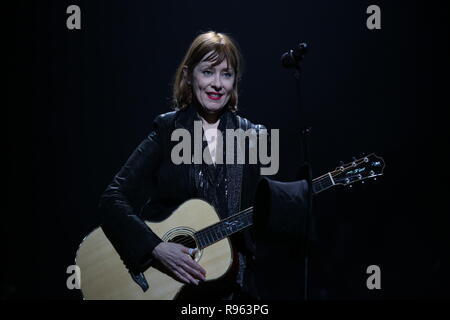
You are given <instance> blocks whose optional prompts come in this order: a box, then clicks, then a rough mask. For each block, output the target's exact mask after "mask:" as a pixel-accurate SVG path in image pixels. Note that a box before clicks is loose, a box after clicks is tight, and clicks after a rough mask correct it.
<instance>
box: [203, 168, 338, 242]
mask: <svg viewBox="0 0 450 320" xmlns="http://www.w3.org/2000/svg"><path fill="white" fill-rule="evenodd" d="M334 185H335V183H334V181H333V178H332V176H331V174H330V173H327V174H324V175H323V176H320V177H318V178H316V179H313V181H312V190H313V194H317V193H319V192H322V191H324V190H326V189H328V188H331V187H333V186H334ZM252 224H253V207H250V208H247V209H245V210H243V211H241V212H239V213H237V214H235V215H232V216H230V217H228V218H226V219H224V220H221V221H219V222H217V223H215V224H213V225H210V226H208V227H206V228H203V229H201V230H199V231H197V232H196V233H195V237H196V238H197V241H198V244H199V249H203V248H206V247H208V246H210V245H212V244H214V243H216V242H217V241H220V240H222V239H225V238H226V237H229V236H231V235H232V234H234V233H236V232H239V231H241V230H243V229H245V228H247V227H249V226H251V225H252Z"/></svg>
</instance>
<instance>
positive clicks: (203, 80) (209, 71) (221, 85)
mask: <svg viewBox="0 0 450 320" xmlns="http://www.w3.org/2000/svg"><path fill="white" fill-rule="evenodd" d="M209 55H210V54H207V55H205V57H204V58H203V59H202V60H201V61H200V62H199V63H198V64H197V65H196V66H195V68H194V70H193V71H192V89H193V92H194V95H195V97H196V98H197V101H198V102H199V104H200V105H201V107H202V110H200V111H201V113H202V114H203V115H205V116H206V117H208V118H210V119H212V120H213V121H214V119H217V117H218V114H219V113H220V111H221V110H222V109H223V107H225V106H226V105H227V103H228V100H229V99H230V96H231V93H232V91H233V86H234V81H235V72H234V70H233V68H232V67H231V66H230V65H229V64H228V62H227V61H226V59H225V60H223V61H222V62H221V63H220V64H218V65H216V66H213V64H214V61H207V60H206V59H207V58H208V56H209ZM206 120H208V119H206Z"/></svg>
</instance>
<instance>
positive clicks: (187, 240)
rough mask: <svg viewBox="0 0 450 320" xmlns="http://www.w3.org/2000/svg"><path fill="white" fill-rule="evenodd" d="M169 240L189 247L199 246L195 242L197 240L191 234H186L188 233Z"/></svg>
mask: <svg viewBox="0 0 450 320" xmlns="http://www.w3.org/2000/svg"><path fill="white" fill-rule="evenodd" d="M169 242H175V243H179V244H182V245H183V246H185V247H188V248H193V249H195V248H197V245H196V244H195V240H194V238H193V237H191V236H186V235H185V236H176V237H174V238H173V239H170V240H169Z"/></svg>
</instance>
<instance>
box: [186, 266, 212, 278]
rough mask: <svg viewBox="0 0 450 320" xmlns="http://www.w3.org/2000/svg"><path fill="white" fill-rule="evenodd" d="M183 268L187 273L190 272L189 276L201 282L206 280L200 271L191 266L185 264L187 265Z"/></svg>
mask: <svg viewBox="0 0 450 320" xmlns="http://www.w3.org/2000/svg"><path fill="white" fill-rule="evenodd" d="M183 268H184V270H185V271H186V272H188V273H189V274H191V275H192V276H194V277H195V278H197V279H201V280H203V281H205V280H206V278H205V276H204V275H203V274H202V273H201V272H200V271H199V270H196V269H195V268H192V267H191V266H189V265H188V264H185V265H184V266H183Z"/></svg>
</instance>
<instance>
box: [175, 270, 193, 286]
mask: <svg viewBox="0 0 450 320" xmlns="http://www.w3.org/2000/svg"><path fill="white" fill-rule="evenodd" d="M172 272H173V274H174V275H175V276H176V277H177V278H178V280H179V281H181V282H183V283H186V284H189V283H191V282H190V281H189V279H188V278H186V277H183V275H182V274H181V273H179V272H178V271H177V270H172Z"/></svg>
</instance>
